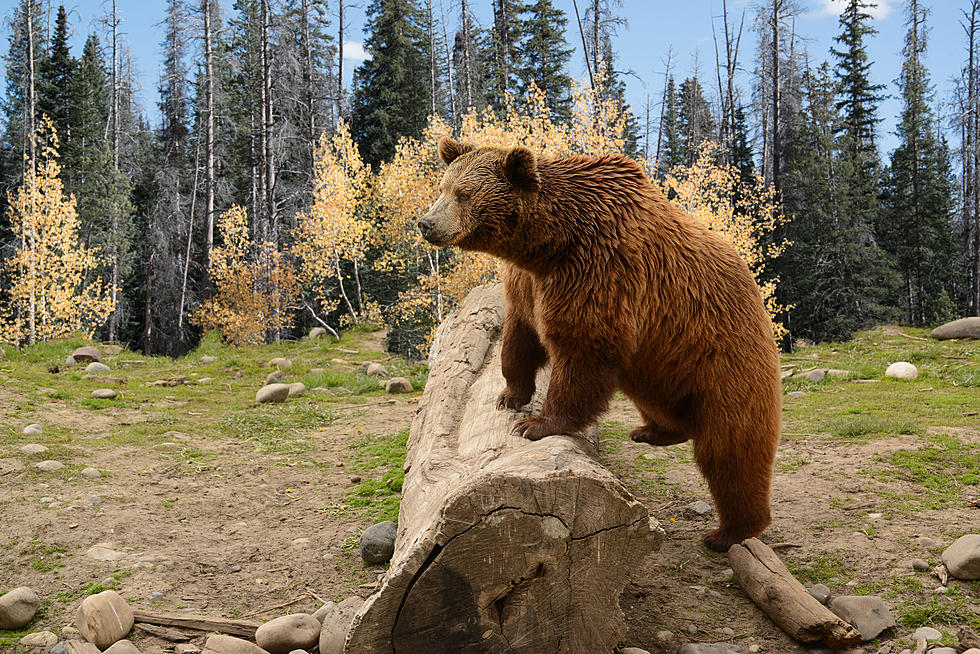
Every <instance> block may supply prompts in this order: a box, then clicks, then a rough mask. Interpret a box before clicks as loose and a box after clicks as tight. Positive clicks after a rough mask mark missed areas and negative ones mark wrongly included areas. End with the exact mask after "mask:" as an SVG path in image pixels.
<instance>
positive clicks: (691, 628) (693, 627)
mask: <svg viewBox="0 0 980 654" xmlns="http://www.w3.org/2000/svg"><path fill="white" fill-rule="evenodd" d="M687 633H689V634H696V633H698V626H697V625H696V624H694V623H693V622H692V623H691V624H689V625H687Z"/></svg>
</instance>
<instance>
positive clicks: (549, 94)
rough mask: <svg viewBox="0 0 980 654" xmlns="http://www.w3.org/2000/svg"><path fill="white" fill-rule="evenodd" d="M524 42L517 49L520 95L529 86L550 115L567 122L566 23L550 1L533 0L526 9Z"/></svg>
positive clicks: (569, 111)
mask: <svg viewBox="0 0 980 654" xmlns="http://www.w3.org/2000/svg"><path fill="white" fill-rule="evenodd" d="M526 11H527V13H528V18H527V19H526V20H525V21H524V34H525V37H524V40H523V41H522V42H521V44H520V46H519V47H518V51H517V52H518V60H519V62H520V64H519V71H518V72H519V77H520V89H519V90H520V93H521V94H522V95H525V94H527V92H528V89H529V88H530V86H531V83H532V82H533V83H534V85H535V86H537V87H538V88H539V89H541V90H542V91H543V92H544V94H545V98H546V101H547V105H548V108H549V109H551V112H552V115H553V116H554V117H555V118H556V119H558V120H560V121H562V122H567V121H568V120H570V119H571V116H572V98H571V86H572V80H571V78H569V76H568V73H567V72H566V70H567V67H568V61H569V59H570V57H571V56H572V52H573V49H572V48H570V47H568V42H567V41H566V40H565V26H566V25H567V24H568V19H567V18H566V17H565V12H563V11H562V10H561V9H556V8H555V6H554V5H553V4H552V2H551V0H537V1H536V2H534V4H532V5H530V6H528V8H527V10H526Z"/></svg>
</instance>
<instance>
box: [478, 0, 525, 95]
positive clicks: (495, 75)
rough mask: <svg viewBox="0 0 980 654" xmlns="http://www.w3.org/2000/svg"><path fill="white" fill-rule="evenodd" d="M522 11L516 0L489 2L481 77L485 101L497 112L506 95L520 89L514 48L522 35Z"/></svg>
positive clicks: (522, 8) (520, 3) (517, 60)
mask: <svg viewBox="0 0 980 654" xmlns="http://www.w3.org/2000/svg"><path fill="white" fill-rule="evenodd" d="M524 10H525V7H524V3H522V2H520V0H493V26H492V27H491V29H490V34H489V35H488V36H489V39H488V43H487V62H486V69H485V76H486V88H487V101H488V102H489V104H490V106H491V107H493V108H494V109H495V110H496V111H498V112H500V111H503V110H504V108H505V107H506V103H507V95H508V94H510V95H514V94H515V93H516V92H517V90H518V88H520V85H521V84H520V81H519V78H518V71H519V66H520V62H519V59H518V48H519V43H520V39H521V34H523V33H524V31H525V28H524V25H523V21H522V20H521V14H522V13H523V12H524Z"/></svg>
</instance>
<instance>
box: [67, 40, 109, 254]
mask: <svg viewBox="0 0 980 654" xmlns="http://www.w3.org/2000/svg"><path fill="white" fill-rule="evenodd" d="M69 95H70V97H71V105H70V107H69V115H68V130H66V132H65V133H66V134H70V136H71V138H70V139H69V140H68V142H67V144H66V145H65V148H64V152H65V155H64V158H65V160H66V161H67V162H68V165H67V166H66V170H65V176H66V184H65V186H66V188H67V190H68V192H69V193H74V194H75V195H76V196H77V198H78V213H79V215H80V216H81V219H82V229H83V231H82V236H83V238H85V239H86V240H87V239H88V238H90V237H91V236H92V234H94V233H95V231H98V230H103V229H105V224H104V222H105V218H106V216H105V215H104V214H102V215H99V214H98V212H97V211H96V212H95V213H93V212H92V210H91V207H90V205H89V194H92V193H94V194H100V193H102V189H101V188H100V186H99V185H100V184H101V181H99V182H95V183H89V179H90V177H91V176H92V175H93V174H95V175H99V176H101V175H102V174H103V173H104V171H103V170H102V169H101V168H99V169H93V168H90V167H89V166H91V164H92V158H93V157H95V158H97V159H99V160H101V157H102V154H103V150H104V148H105V145H106V143H105V126H106V121H108V119H109V91H108V88H107V80H106V74H105V67H104V63H103V61H102V54H101V46H100V45H99V39H98V37H97V36H95V34H90V35H89V36H88V38H87V39H86V40H85V46H84V48H83V49H82V56H81V58H80V59H79V60H78V64H77V65H76V66H75V73H74V75H73V76H72V78H71V83H70V87H69ZM93 150H98V151H99V154H98V155H94V154H93Z"/></svg>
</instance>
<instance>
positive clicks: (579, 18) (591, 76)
mask: <svg viewBox="0 0 980 654" xmlns="http://www.w3.org/2000/svg"><path fill="white" fill-rule="evenodd" d="M572 6H573V7H575V21H576V22H577V23H578V33H579V36H581V37H582V54H583V55H585V69H586V70H587V71H588V73H589V86H590V87H591V88H592V92H593V93H594V92H595V78H596V75H598V74H599V71H594V72H593V70H592V65H591V63H590V62H589V48H588V46H587V45H586V44H585V28H583V27H582V16H581V15H580V14H579V11H578V0H572Z"/></svg>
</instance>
